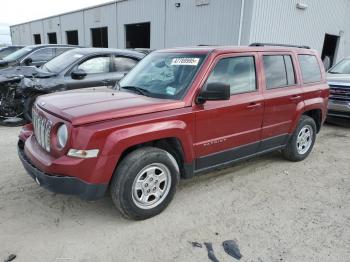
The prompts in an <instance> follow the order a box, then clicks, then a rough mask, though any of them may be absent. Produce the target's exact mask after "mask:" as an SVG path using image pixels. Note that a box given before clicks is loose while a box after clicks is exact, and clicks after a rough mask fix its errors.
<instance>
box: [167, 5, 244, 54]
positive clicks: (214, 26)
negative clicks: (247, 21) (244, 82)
mask: <svg viewBox="0 0 350 262" xmlns="http://www.w3.org/2000/svg"><path fill="white" fill-rule="evenodd" d="M166 3H167V5H166V27H165V28H166V29H165V39H166V42H165V46H166V47H173V46H186V45H198V44H211V45H215V44H219V45H236V44H237V40H238V30H239V23H240V12H241V0H211V1H198V0H167V1H166ZM177 3H180V7H176V4H177Z"/></svg>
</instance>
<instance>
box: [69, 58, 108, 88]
mask: <svg viewBox="0 0 350 262" xmlns="http://www.w3.org/2000/svg"><path fill="white" fill-rule="evenodd" d="M74 70H83V71H84V72H85V73H86V76H85V77H83V78H81V79H74V78H72V76H71V72H73V71H74ZM112 71H113V67H112V63H111V57H110V55H98V56H94V57H90V58H88V59H86V60H84V61H83V62H81V63H80V64H79V65H77V66H75V67H74V68H73V69H72V70H71V72H69V73H68V74H67V75H66V76H65V78H66V83H67V87H68V89H77V88H86V87H95V86H104V85H109V83H107V82H106V81H107V80H108V79H109V77H110V75H111V74H113V72H112Z"/></svg>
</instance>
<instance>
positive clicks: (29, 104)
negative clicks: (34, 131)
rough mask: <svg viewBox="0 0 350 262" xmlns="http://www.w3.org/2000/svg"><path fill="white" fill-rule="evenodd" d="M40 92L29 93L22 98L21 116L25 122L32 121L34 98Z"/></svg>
mask: <svg viewBox="0 0 350 262" xmlns="http://www.w3.org/2000/svg"><path fill="white" fill-rule="evenodd" d="M38 96H40V94H31V95H29V96H28V97H27V98H26V99H25V100H24V105H23V116H24V119H25V120H26V121H27V122H29V123H30V122H32V108H33V105H34V102H35V100H36V99H37V97H38Z"/></svg>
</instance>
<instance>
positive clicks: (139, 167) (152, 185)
mask: <svg viewBox="0 0 350 262" xmlns="http://www.w3.org/2000/svg"><path fill="white" fill-rule="evenodd" d="M178 182H179V167H178V164H177V162H176V160H175V158H174V157H173V156H172V155H171V154H170V153H168V152H167V151H165V150H162V149H159V148H154V147H144V148H140V149H137V150H135V151H133V152H131V153H130V154H128V155H127V156H126V157H125V158H124V159H123V160H122V161H121V163H120V164H119V166H118V168H117V170H116V171H115V173H114V176H113V179H112V182H111V197H112V200H113V202H114V204H115V205H116V207H117V208H118V209H119V210H120V211H121V213H122V214H123V215H124V216H126V217H127V218H131V219H135V220H142V219H147V218H150V217H153V216H155V215H157V214H159V213H160V212H162V211H163V210H164V209H165V208H166V207H167V206H168V204H169V203H170V202H171V200H172V199H173V197H174V194H175V191H176V186H177V184H178Z"/></svg>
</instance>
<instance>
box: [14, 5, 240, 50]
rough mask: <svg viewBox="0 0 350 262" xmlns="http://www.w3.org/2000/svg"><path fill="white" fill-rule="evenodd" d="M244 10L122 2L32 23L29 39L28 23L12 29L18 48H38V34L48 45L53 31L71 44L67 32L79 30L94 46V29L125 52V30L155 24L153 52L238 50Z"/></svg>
mask: <svg viewBox="0 0 350 262" xmlns="http://www.w3.org/2000/svg"><path fill="white" fill-rule="evenodd" d="M178 3H179V4H180V6H179V7H177V4H178ZM240 9H241V0H119V1H117V2H116V3H111V4H108V5H102V6H98V7H92V8H88V9H85V10H81V11H77V12H74V13H67V14H62V15H59V16H55V17H50V18H45V19H42V20H37V21H33V22H30V25H31V31H30V33H29V34H26V35H25V36H23V37H21V35H18V34H17V33H16V31H17V30H19V28H22V27H23V26H24V25H25V24H21V25H16V26H13V27H11V28H12V31H13V32H14V33H13V43H14V44H32V43H33V42H34V40H33V34H41V40H42V43H47V42H48V36H47V33H50V32H56V33H57V41H58V43H66V42H67V39H66V31H67V30H78V32H79V44H80V45H85V46H91V32H90V30H91V28H95V27H102V26H107V27H108V46H109V47H119V48H125V25H126V24H133V23H143V22H150V23H151V36H150V41H151V48H155V49H159V48H164V47H174V46H185V45H197V44H225V45H235V44H237V39H238V29H239V21H240ZM213 14H219V15H213ZM189 25H190V26H189Z"/></svg>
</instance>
